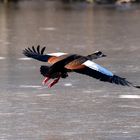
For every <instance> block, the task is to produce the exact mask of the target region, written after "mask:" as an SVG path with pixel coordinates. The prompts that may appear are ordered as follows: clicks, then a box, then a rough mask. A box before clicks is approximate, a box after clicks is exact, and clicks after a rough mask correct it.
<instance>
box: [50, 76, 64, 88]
mask: <svg viewBox="0 0 140 140" xmlns="http://www.w3.org/2000/svg"><path fill="white" fill-rule="evenodd" d="M60 77H61V76H59V77H58V78H57V79H55V80H53V81H52V82H51V83H50V84H49V85H48V87H49V88H51V87H52V86H54V85H55V84H56V83H58V81H59V79H60Z"/></svg>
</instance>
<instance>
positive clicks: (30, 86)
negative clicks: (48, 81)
mask: <svg viewBox="0 0 140 140" xmlns="http://www.w3.org/2000/svg"><path fill="white" fill-rule="evenodd" d="M19 87H20V88H41V87H42V86H38V85H20V86H19Z"/></svg>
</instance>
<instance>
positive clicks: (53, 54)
mask: <svg viewBox="0 0 140 140" xmlns="http://www.w3.org/2000/svg"><path fill="white" fill-rule="evenodd" d="M66 54H67V53H63V52H57V53H49V54H48V55H51V56H62V55H66Z"/></svg>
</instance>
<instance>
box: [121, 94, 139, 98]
mask: <svg viewBox="0 0 140 140" xmlns="http://www.w3.org/2000/svg"><path fill="white" fill-rule="evenodd" d="M119 98H127V99H140V95H119Z"/></svg>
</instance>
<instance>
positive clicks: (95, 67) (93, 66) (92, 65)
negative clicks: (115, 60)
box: [83, 60, 113, 76]
mask: <svg viewBox="0 0 140 140" xmlns="http://www.w3.org/2000/svg"><path fill="white" fill-rule="evenodd" d="M83 65H85V66H87V67H89V68H91V69H93V70H96V71H99V72H101V73H103V74H106V75H108V76H113V73H112V72H111V71H109V70H107V69H105V68H103V67H102V66H100V65H98V64H96V63H94V62H93V61H90V60H87V61H86V62H84V63H83Z"/></svg>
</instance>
